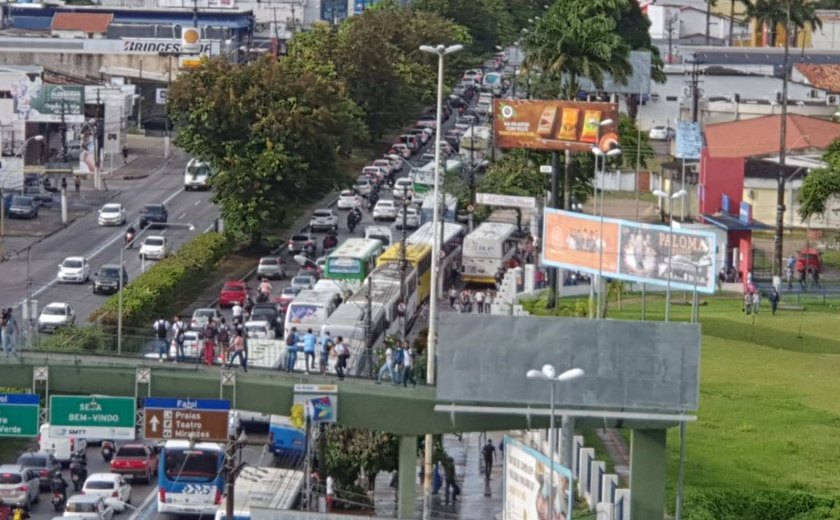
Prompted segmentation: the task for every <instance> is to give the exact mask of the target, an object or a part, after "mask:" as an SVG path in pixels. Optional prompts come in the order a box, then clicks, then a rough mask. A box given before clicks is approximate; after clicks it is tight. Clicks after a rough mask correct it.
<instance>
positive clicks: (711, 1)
mask: <svg viewBox="0 0 840 520" xmlns="http://www.w3.org/2000/svg"><path fill="white" fill-rule="evenodd" d="M716 5H717V0H706V45H709V40H710V35H709V30H710V27H711V25H712V7H714V6H716Z"/></svg>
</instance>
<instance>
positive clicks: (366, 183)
mask: <svg viewBox="0 0 840 520" xmlns="http://www.w3.org/2000/svg"><path fill="white" fill-rule="evenodd" d="M353 189H354V190H356V193H358V194H359V195H361V196H362V197H367V196H368V195H370V192H372V191H373V184H371V182H370V180H369V179H367V178H364V179H363V178H358V179H356V183H355V184H353Z"/></svg>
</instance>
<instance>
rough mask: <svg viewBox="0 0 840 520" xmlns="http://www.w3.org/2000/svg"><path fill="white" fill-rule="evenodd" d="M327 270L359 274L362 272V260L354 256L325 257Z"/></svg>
mask: <svg viewBox="0 0 840 520" xmlns="http://www.w3.org/2000/svg"><path fill="white" fill-rule="evenodd" d="M327 270H329V271H330V272H332V273H340V274H359V273H361V272H362V262H361V261H359V260H357V259H355V258H333V257H330V258H328V259H327Z"/></svg>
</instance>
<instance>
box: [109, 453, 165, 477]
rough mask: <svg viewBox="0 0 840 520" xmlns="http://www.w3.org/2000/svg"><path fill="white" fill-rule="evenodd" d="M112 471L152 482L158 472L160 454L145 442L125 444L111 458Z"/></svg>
mask: <svg viewBox="0 0 840 520" xmlns="http://www.w3.org/2000/svg"><path fill="white" fill-rule="evenodd" d="M111 473H119V474H120V475H130V476H131V478H132V479H135V478H140V479H142V480H143V481H144V482H147V483H149V482H151V481H152V478H153V477H155V476H157V474H158V456H157V453H155V450H153V449H152V448H150V447H148V446H146V445H145V444H125V445H123V446H120V447H119V448H118V449H117V453H115V454H114V458H113V459H112V460H111Z"/></svg>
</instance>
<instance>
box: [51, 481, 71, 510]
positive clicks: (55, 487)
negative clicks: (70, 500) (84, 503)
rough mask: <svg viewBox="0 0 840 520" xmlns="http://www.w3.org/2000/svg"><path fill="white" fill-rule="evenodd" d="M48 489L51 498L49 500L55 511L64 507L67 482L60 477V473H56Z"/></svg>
mask: <svg viewBox="0 0 840 520" xmlns="http://www.w3.org/2000/svg"><path fill="white" fill-rule="evenodd" d="M50 490H51V491H52V494H53V496H52V500H50V502H51V503H52V505H53V508H54V509H55V510H56V511H61V510H62V509H64V504H65V502H67V482H65V481H64V479H63V478H62V477H61V474H56V475H55V476H54V477H53V479H52V482H50Z"/></svg>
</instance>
